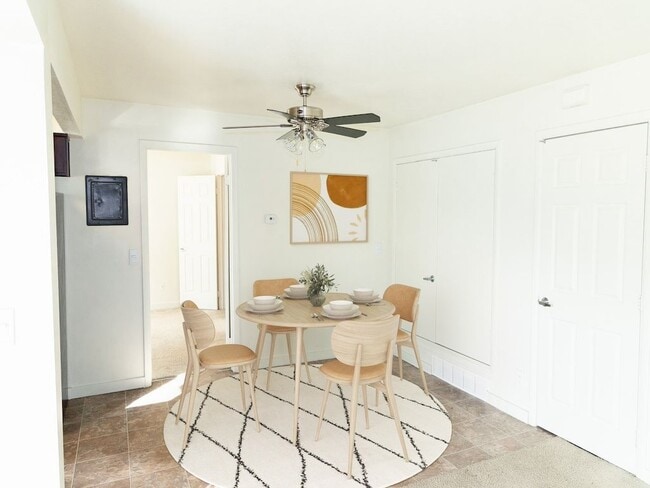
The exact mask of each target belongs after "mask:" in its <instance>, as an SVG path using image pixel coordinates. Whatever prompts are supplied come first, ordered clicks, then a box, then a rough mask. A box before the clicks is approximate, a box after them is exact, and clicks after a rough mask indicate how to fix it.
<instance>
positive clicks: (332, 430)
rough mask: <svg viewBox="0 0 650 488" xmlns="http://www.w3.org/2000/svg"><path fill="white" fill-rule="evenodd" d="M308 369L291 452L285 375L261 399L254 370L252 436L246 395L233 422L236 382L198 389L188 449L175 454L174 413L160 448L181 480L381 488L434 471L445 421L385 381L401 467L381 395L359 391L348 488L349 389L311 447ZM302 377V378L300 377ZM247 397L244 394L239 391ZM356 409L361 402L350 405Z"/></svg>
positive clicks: (316, 405) (429, 399) (315, 410)
mask: <svg viewBox="0 0 650 488" xmlns="http://www.w3.org/2000/svg"><path fill="white" fill-rule="evenodd" d="M310 367H311V368H312V373H311V376H312V379H313V384H310V383H309V382H306V381H304V382H303V383H302V385H301V393H300V417H299V427H298V428H299V430H298V442H297V444H296V445H294V444H293V443H292V442H291V439H292V435H291V428H292V419H293V393H294V382H293V367H290V366H284V367H280V368H276V369H275V370H274V372H273V377H272V378H271V387H270V389H269V391H266V390H265V389H264V388H262V386H263V385H265V384H266V371H265V370H260V372H259V377H258V380H257V385H258V387H257V389H256V398H257V402H258V411H259V415H260V424H261V427H262V430H261V432H257V429H256V424H255V420H254V418H253V416H252V409H251V408H250V401H249V399H248V392H247V402H248V405H247V411H246V412H242V408H241V394H240V388H239V380H238V376H237V375H233V376H230V377H227V378H224V379H221V380H218V381H215V382H213V383H210V384H207V385H204V386H200V387H199V389H198V392H197V395H196V400H195V405H194V412H193V414H192V415H191V418H190V426H191V429H190V435H189V441H188V444H187V447H186V448H185V449H183V450H181V442H182V438H183V429H184V428H185V422H186V421H187V419H186V418H184V417H181V418H180V419H179V421H178V423H176V410H177V408H178V403H176V404H175V405H174V406H173V407H172V410H171V411H170V413H169V415H168V416H167V419H166V421H165V427H164V436H165V444H166V445H167V448H168V449H169V452H170V453H171V455H172V456H173V457H174V459H176V460H177V461H178V463H179V464H180V465H181V466H182V467H183V468H185V469H186V470H187V471H189V472H190V473H192V474H193V475H194V476H196V477H197V478H200V479H202V480H203V481H205V482H207V483H210V484H212V485H214V486H216V487H220V488H226V487H228V488H229V487H240V488H248V487H270V488H273V487H278V488H291V487H305V488H312V487H328V488H330V487H333V486H336V487H346V486H350V487H352V486H363V487H385V486H390V485H393V484H395V483H397V482H399V481H401V480H404V479H406V478H410V477H411V476H414V475H415V474H417V473H418V472H420V471H421V470H423V469H424V468H426V467H427V466H429V465H430V464H431V463H433V462H434V461H435V460H436V459H437V458H438V457H440V455H441V454H442V453H443V451H444V450H445V449H446V447H447V445H448V443H449V439H450V438H451V421H450V420H449V416H448V414H447V412H446V411H445V409H444V407H443V406H442V404H441V403H440V402H439V401H438V400H436V399H435V398H434V397H433V396H427V395H426V394H425V393H424V391H423V390H422V389H421V388H420V387H418V386H417V385H414V384H413V383H410V382H408V381H406V380H403V381H401V380H400V379H399V378H397V377H393V388H394V390H395V395H396V400H397V408H398V411H399V415H400V417H401V421H402V428H403V430H404V436H405V440H406V445H407V448H408V453H409V457H410V460H409V462H406V461H404V459H403V458H402V449H401V447H400V443H399V438H398V437H397V432H396V430H395V423H394V422H393V420H392V418H391V417H390V416H389V412H388V405H387V403H386V401H385V399H384V398H383V396H382V395H380V397H379V402H378V405H375V390H374V389H372V388H369V389H368V398H369V409H370V427H369V428H368V429H366V425H365V419H364V415H363V407H362V406H361V405H360V406H359V408H358V410H357V413H358V420H357V435H356V439H355V451H354V460H353V467H352V479H348V478H347V452H348V450H347V449H348V425H349V424H348V421H349V412H350V404H349V398H350V393H351V391H350V389H349V388H346V387H342V388H341V387H339V386H337V385H333V386H332V392H331V393H330V398H329V400H328V403H327V410H326V411H325V419H324V420H323V426H322V428H321V433H320V438H319V440H318V441H315V440H314V436H315V433H316V424H317V422H318V415H319V412H320V405H321V401H322V398H323V387H324V385H325V381H324V378H323V376H322V375H321V374H319V372H318V368H317V367H314V366H310ZM302 376H303V377H304V376H306V375H302ZM247 390H248V388H247ZM359 399H360V400H361V395H359Z"/></svg>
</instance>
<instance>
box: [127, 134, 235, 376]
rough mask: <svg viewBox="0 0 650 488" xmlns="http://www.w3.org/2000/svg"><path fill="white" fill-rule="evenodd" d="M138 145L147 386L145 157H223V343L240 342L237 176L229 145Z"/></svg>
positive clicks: (150, 142)
mask: <svg viewBox="0 0 650 488" xmlns="http://www.w3.org/2000/svg"><path fill="white" fill-rule="evenodd" d="M139 142H140V148H139V149H140V158H139V160H140V205H141V208H142V210H141V212H142V213H141V215H140V218H141V219H142V226H141V228H142V252H141V256H142V323H143V336H144V337H143V347H144V354H143V357H144V372H145V374H144V376H145V381H146V384H149V385H150V384H151V382H152V375H153V371H152V363H151V360H152V354H151V320H150V313H149V311H150V310H149V309H150V308H151V290H150V283H149V195H148V190H147V188H148V182H149V181H148V161H147V160H148V156H147V152H148V151H149V150H157V151H170V152H190V153H191V152H194V153H204V154H213V155H219V156H225V158H226V168H227V171H226V172H227V174H226V175H225V176H224V183H225V184H224V190H225V191H226V193H227V195H226V201H227V203H228V211H227V212H226V213H225V215H224V221H225V222H224V228H225V229H226V232H225V236H224V238H225V242H226V245H225V246H224V266H225V267H226V270H224V271H225V273H226V276H227V279H225V280H224V289H223V290H222V292H223V303H224V304H225V305H226V307H225V322H226V324H227V328H226V342H228V343H230V342H233V341H235V342H236V341H238V340H239V337H238V336H239V331H238V330H235V329H234V328H233V314H234V310H235V308H236V303H238V300H239V297H238V296H237V295H238V292H237V287H235V286H234V281H235V277H234V270H236V269H239V258H238V254H237V253H236V252H234V250H235V249H236V248H237V243H238V235H239V232H238V226H237V206H236V198H235V195H234V191H233V188H234V186H235V181H236V173H237V148H235V147H232V146H219V145H216V144H196V143H184V142H172V141H153V140H145V139H142V140H140V141H139Z"/></svg>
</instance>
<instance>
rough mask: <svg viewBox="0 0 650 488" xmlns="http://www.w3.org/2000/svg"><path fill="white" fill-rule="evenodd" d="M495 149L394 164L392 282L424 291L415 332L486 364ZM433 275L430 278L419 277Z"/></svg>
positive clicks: (489, 312) (490, 327) (490, 307)
mask: <svg viewBox="0 0 650 488" xmlns="http://www.w3.org/2000/svg"><path fill="white" fill-rule="evenodd" d="M495 159H496V151H495V150H494V149H491V150H481V151H476V150H475V151H472V152H460V153H457V154H450V155H448V156H445V157H439V158H438V159H435V160H433V159H428V160H421V161H414V162H405V163H403V164H398V165H397V168H396V202H395V209H396V211H395V215H396V218H395V229H396V236H397V237H396V242H395V277H396V281H398V282H401V283H405V284H409V285H411V286H416V287H418V288H420V289H421V295H420V312H419V319H418V335H419V336H421V337H422V338H424V339H427V340H428V341H430V342H432V343H436V344H438V345H440V346H442V347H444V348H447V349H450V350H452V351H455V352H456V353H459V354H462V355H464V356H467V357H469V358H472V359H474V360H476V361H479V362H482V363H485V364H489V363H490V354H491V333H492V301H493V297H492V289H493V276H494V170H495ZM429 276H433V277H434V279H435V281H434V282H431V281H427V280H423V278H427V277H429Z"/></svg>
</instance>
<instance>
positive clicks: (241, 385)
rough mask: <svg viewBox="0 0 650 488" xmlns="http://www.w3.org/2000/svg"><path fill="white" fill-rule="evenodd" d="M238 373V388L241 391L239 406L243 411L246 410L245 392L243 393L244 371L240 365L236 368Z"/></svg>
mask: <svg viewBox="0 0 650 488" xmlns="http://www.w3.org/2000/svg"><path fill="white" fill-rule="evenodd" d="M237 372H238V373H239V390H240V392H241V408H242V410H243V411H246V394H245V393H244V373H243V371H242V366H239V367H238V368H237Z"/></svg>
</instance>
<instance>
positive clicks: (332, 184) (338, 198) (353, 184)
mask: <svg viewBox="0 0 650 488" xmlns="http://www.w3.org/2000/svg"><path fill="white" fill-rule="evenodd" d="M290 188H291V209H290V215H291V225H290V242H291V244H323V243H337V242H368V176H367V175H344V174H329V173H308V172H292V173H291V184H290Z"/></svg>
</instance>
